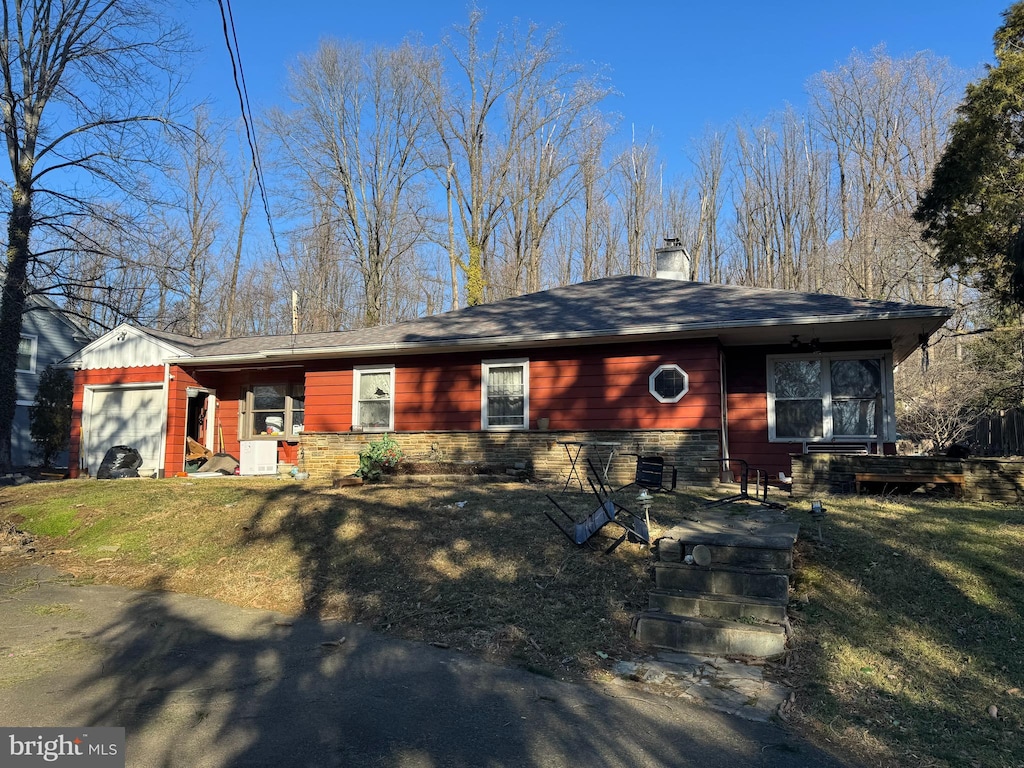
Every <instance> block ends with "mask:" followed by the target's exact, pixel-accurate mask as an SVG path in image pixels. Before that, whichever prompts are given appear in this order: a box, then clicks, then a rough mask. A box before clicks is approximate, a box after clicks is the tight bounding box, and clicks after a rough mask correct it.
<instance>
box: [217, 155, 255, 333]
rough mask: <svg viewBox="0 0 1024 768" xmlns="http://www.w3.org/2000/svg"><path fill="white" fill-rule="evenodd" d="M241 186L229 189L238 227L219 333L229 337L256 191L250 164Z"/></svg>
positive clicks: (233, 329)
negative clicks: (236, 213) (233, 202)
mask: <svg viewBox="0 0 1024 768" xmlns="http://www.w3.org/2000/svg"><path fill="white" fill-rule="evenodd" d="M240 185H241V186H238V185H237V184H231V185H230V186H231V191H232V194H233V195H234V198H235V204H236V206H237V209H238V227H237V231H236V237H235V245H234V250H233V252H232V254H231V271H230V273H229V275H228V276H227V278H226V279H225V281H224V285H223V288H222V294H223V295H222V300H223V305H224V311H223V319H222V322H221V335H223V336H225V337H228V338H230V337H231V336H233V335H234V333H235V308H236V307H237V306H238V301H237V299H238V275H239V270H240V269H241V266H242V251H243V246H244V244H245V229H246V223H247V222H248V221H249V213H250V212H251V211H252V201H253V195H254V194H255V193H256V169H255V168H253V167H252V166H251V165H250V166H249V167H248V170H247V171H246V172H245V173H244V174H243V176H242V180H241V182H240Z"/></svg>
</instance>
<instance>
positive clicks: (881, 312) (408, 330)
mask: <svg viewBox="0 0 1024 768" xmlns="http://www.w3.org/2000/svg"><path fill="white" fill-rule="evenodd" d="M950 314H951V313H950V311H949V310H947V309H945V308H943V307H934V306H927V305H920V304H904V303H900V302H892V301H876V300H871V299H857V298H848V297H844V296H833V295H828V294H816V293H799V292H794V291H781V290H772V289H764V288H746V287H743V286H736V285H718V284H710V283H695V282H686V281H677V280H664V279H659V278H649V277H638V276H635V275H626V276H619V277H608V278H603V279H600V280H593V281H590V282H586V283H577V284H575V285H568V286H563V287H560V288H554V289H552V290H549V291H541V292H539V293H532V294H527V295H524V296H515V297H513V298H510V299H505V300H503V301H498V302H494V303H492V304H484V305H481V306H477V307H469V308H466V309H460V310H455V311H452V312H446V313H443V314H439V315H432V316H429V317H423V318H418V319H416V320H409V321H406V322H401V323H395V324H393V325H388V326H381V327H376V328H362V329H358V330H352V331H339V332H334V333H305V334H297V335H287V336H252V337H243V338H233V339H190V338H189V337H185V336H180V335H178V334H168V333H156V332H154V335H156V336H158V337H159V338H163V339H165V340H167V341H169V342H171V343H173V344H174V345H175V346H178V347H180V348H182V349H185V350H187V351H188V352H189V353H191V354H192V355H195V356H197V357H217V358H220V357H228V356H234V355H254V354H259V353H263V352H274V351H286V350H288V351H295V352H300V351H302V350H327V349H331V348H338V349H341V348H350V349H351V348H390V349H396V350H397V349H409V350H411V349H419V348H422V349H424V350H425V351H426V350H429V349H430V348H432V347H451V346H459V345H463V344H486V343H488V342H495V343H499V342H517V341H518V342H528V341H543V340H551V339H596V338H605V337H609V338H610V337H616V336H629V335H640V334H646V333H672V332H680V333H695V332H700V331H703V330H706V331H707V332H708V335H714V331H715V329H722V328H733V329H736V328H745V327H749V328H755V327H767V326H783V325H791V324H800V323H809V322H814V323H820V324H827V323H838V322H850V321H857V320H868V321H871V320H875V321H877V320H884V319H890V320H895V319H899V318H917V317H920V318H926V319H927V318H932V319H933V321H934V322H933V325H934V326H935V327H937V326H938V325H941V322H942V321H944V320H945V319H946V318H947V317H948V316H949V315H950Z"/></svg>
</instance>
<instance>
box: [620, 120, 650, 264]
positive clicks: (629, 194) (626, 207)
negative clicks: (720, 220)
mask: <svg viewBox="0 0 1024 768" xmlns="http://www.w3.org/2000/svg"><path fill="white" fill-rule="evenodd" d="M656 154H657V150H656V149H655V147H654V145H653V144H650V143H648V142H644V143H643V144H637V142H636V136H635V135H634V136H633V140H632V142H631V143H630V146H629V149H627V150H626V151H625V152H623V153H622V154H621V155H619V157H618V159H617V161H616V163H615V167H616V170H617V180H618V188H617V197H618V201H619V208H620V209H621V211H622V215H623V218H624V220H625V228H626V254H627V257H628V263H627V264H626V271H627V272H628V273H629V274H631V275H642V274H646V273H648V272H650V270H651V263H652V259H653V257H654V242H655V237H656V236H657V233H656V232H655V227H654V223H655V221H657V220H658V216H657V212H658V209H659V208H660V191H661V190H660V179H659V178H658V171H657V168H656V166H655V159H656Z"/></svg>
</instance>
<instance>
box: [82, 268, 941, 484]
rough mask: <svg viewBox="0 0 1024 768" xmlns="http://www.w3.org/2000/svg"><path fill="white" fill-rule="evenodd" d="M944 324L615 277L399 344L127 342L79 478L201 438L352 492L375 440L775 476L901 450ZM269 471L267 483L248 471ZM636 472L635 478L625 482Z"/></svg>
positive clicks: (449, 322) (471, 315) (883, 307)
mask: <svg viewBox="0 0 1024 768" xmlns="http://www.w3.org/2000/svg"><path fill="white" fill-rule="evenodd" d="M950 314H951V313H950V312H949V311H948V310H947V309H945V308H940V307H931V306H922V305H912V304H901V303H895V302H883V301H869V300H865V299H850V298H844V297H839V296H829V295H822V294H808V293H796V292H790V291H777V290H764V289H753V288H743V287H739V286H731V285H710V284H703V283H695V282H689V281H681V280H674V279H664V278H644V277H636V276H621V277H610V278H605V279H601V280H595V281H591V282H587V283H580V284H577V285H571V286H566V287H562V288H556V289H553V290H550V291H542V292H539V293H534V294H529V295H526V296H518V297H514V298H511V299H507V300H505V301H500V302H496V303H493V304H488V305H484V306H479V307H471V308H468V309H462V310H457V311H453V312H448V313H445V314H441V315H434V316H431V317H424V318H420V319H418V320H412V321H408V322H404V323H398V324H395V325H390V326H385V327H380V328H367V329H361V330H355V331H343V332H338V333H318V334H298V335H293V336H264V337H250V338H238V339H193V338H189V337H184V336H180V335H176V334H169V333H163V332H158V331H152V330H147V329H141V328H136V327H132V326H129V325H122V326H120V327H118V328H115V329H114V330H112V331H110V332H109V333H107V334H105V335H104V336H102V337H101V338H99V339H97V340H96V341H94V342H93V343H91V344H90V345H88V346H87V347H85V348H84V349H82V350H81V351H80V352H78V353H76V354H75V355H72V356H71V357H69V358H67V360H66V361H65V363H66V364H67V365H70V366H72V367H74V368H75V369H76V375H75V401H74V424H73V428H72V449H71V451H72V455H71V465H72V467H73V468H74V470H75V471H76V472H77V473H78V474H79V475H85V474H95V471H96V469H97V468H98V466H99V462H100V460H101V459H102V458H103V455H104V453H105V452H106V450H107V449H108V448H109V447H110V446H113V445H122V444H125V445H131V446H133V447H135V448H137V449H138V450H139V451H140V453H141V454H142V456H143V459H144V462H145V463H144V465H143V472H144V473H146V474H149V473H156V474H158V475H160V476H165V475H173V474H174V473H176V472H179V471H181V470H182V469H183V467H184V464H185V442H186V437H192V438H193V439H195V440H198V441H199V442H201V443H203V444H205V445H206V446H207V447H208V448H210V449H211V450H214V451H224V452H227V453H230V454H232V455H234V456H236V457H237V456H240V455H241V456H242V457H243V464H245V465H246V467H247V471H265V472H274V471H276V465H277V463H278V462H280V463H288V464H293V465H299V467H300V469H302V470H304V471H308V472H310V474H311V476H312V477H314V478H316V479H330V478H332V477H337V476H341V475H346V474H350V473H351V472H353V471H354V470H355V469H356V467H357V459H356V456H357V454H358V452H359V450H360V449H361V448H362V447H363V446H364V445H365V444H366V442H367V441H368V440H372V439H375V433H380V432H389V433H392V434H394V435H395V436H396V438H397V439H398V441H399V443H400V444H401V446H402V447H403V449H404V450H405V452H406V453H407V454H413V455H415V454H423V455H425V454H427V453H428V452H432V453H433V454H434V455H438V454H443V455H444V456H445V457H446V458H447V459H449V460H472V461H477V462H484V463H488V464H496V463H498V464H501V463H504V464H505V465H508V466H511V465H512V464H513V463H517V464H518V463H523V464H525V465H526V466H527V467H528V468H529V469H531V470H532V471H533V472H535V473H536V474H537V475H538V476H542V477H545V476H546V477H549V478H557V477H564V472H565V471H566V469H567V463H566V455H565V451H563V450H562V448H561V446H560V445H558V443H559V442H560V441H570V440H576V441H587V440H600V441H609V442H616V443H619V445H620V451H622V452H626V451H642V452H645V453H647V452H653V453H657V454H660V455H663V456H665V458H666V460H667V461H669V462H670V463H674V464H676V465H677V466H678V467H679V470H680V476H681V478H682V480H683V482H690V483H699V482H708V481H709V480H710V479H711V478H712V477H713V476H716V475H717V471H716V470H715V469H714V464H712V463H708V462H702V461H701V460H702V459H708V458H712V459H713V458H717V457H721V456H728V457H732V458H737V459H745V460H747V461H748V462H749V463H750V466H751V467H757V468H762V469H765V470H767V471H768V472H769V473H770V474H771V475H772V476H775V475H776V474H777V473H779V472H785V473H786V474H789V473H790V455H791V454H793V453H802V452H805V451H806V450H807V449H808V447H809V446H810V447H814V446H816V445H821V444H834V443H844V444H845V443H859V444H862V445H866V446H868V448H869V449H870V450H871V451H874V452H885V451H891V449H892V447H893V444H894V442H895V438H896V435H895V420H894V393H893V383H892V370H893V365H894V364H896V363H898V362H900V361H901V360H903V359H904V358H905V357H906V356H907V355H908V354H910V352H911V351H912V350H913V349H914V348H915V347H917V346H919V345H921V344H922V343H924V342H925V341H927V339H928V337H929V336H930V335H931V334H932V333H934V332H935V331H936V330H937V329H938V328H939V327H940V326H941V325H942V324H943V323H944V322H945V321H946V320H947V319H948V317H949V316H950ZM254 467H255V469H254ZM616 467H617V469H618V471H619V472H621V473H628V472H629V471H630V466H629V462H628V461H626V460H624V459H622V460H620V461H619V462H618V463H617V465H616Z"/></svg>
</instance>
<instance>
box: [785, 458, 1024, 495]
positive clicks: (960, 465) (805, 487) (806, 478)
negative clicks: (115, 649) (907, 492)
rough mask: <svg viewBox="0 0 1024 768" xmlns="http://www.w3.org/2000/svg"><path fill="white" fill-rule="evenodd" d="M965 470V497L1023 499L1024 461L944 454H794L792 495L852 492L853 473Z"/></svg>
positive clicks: (954, 471) (963, 471)
mask: <svg viewBox="0 0 1024 768" xmlns="http://www.w3.org/2000/svg"><path fill="white" fill-rule="evenodd" d="M856 472H891V473H893V474H899V473H904V474H923V473H933V472H934V473H943V472H946V473H963V476H964V498H965V499H971V500H974V501H1005V502H1020V501H1024V461H1006V460H1002V459H952V458H946V457H944V456H845V455H842V454H828V453H818V454H804V455H799V456H793V495H794V496H808V495H810V494H813V493H853V492H854V490H855V485H854V473H856Z"/></svg>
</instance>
